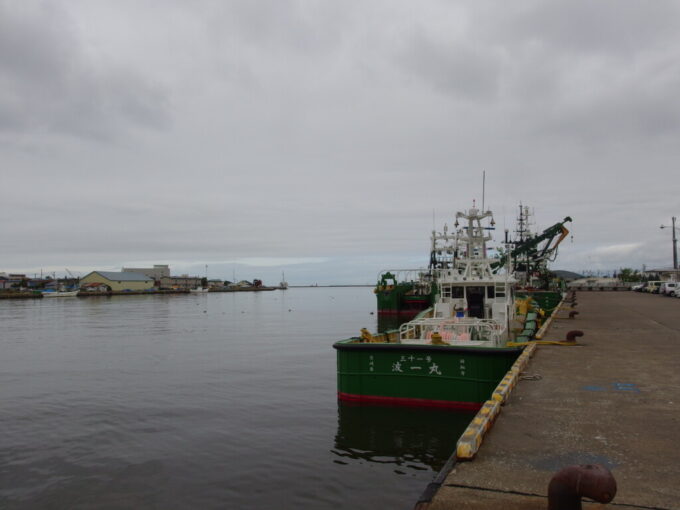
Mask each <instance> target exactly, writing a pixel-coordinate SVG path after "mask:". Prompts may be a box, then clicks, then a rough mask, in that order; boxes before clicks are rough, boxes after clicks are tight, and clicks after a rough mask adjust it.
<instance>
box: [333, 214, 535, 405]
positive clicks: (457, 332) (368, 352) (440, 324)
mask: <svg viewBox="0 0 680 510" xmlns="http://www.w3.org/2000/svg"><path fill="white" fill-rule="evenodd" d="M459 220H461V222H462V223H463V224H462V225H461V224H460V223H459ZM494 225H495V222H494V220H493V215H492V213H491V211H481V210H479V209H478V208H476V207H474V205H473V207H472V208H471V209H469V210H468V211H466V212H458V213H457V214H456V220H455V224H454V228H453V230H452V231H449V229H448V226H447V225H444V228H443V230H442V232H433V233H432V245H433V253H436V254H437V255H438V258H437V260H436V264H435V265H434V266H431V268H430V271H431V276H432V280H431V284H432V285H433V286H434V287H435V296H436V297H435V299H434V304H433V306H431V307H430V308H428V309H427V310H425V311H423V312H421V313H420V314H418V315H417V316H416V317H415V318H414V319H413V320H411V321H409V322H406V323H404V324H402V325H401V327H400V328H399V329H398V330H393V331H388V332H385V333H381V334H371V333H370V332H369V331H367V330H365V329H364V330H362V334H361V336H360V337H354V338H349V339H346V340H342V341H339V342H336V343H335V344H334V345H333V347H334V348H335V349H336V350H337V368H338V398H339V399H340V400H343V401H350V402H359V403H366V404H390V405H392V404H393V405H417V406H430V407H445V408H456V409H466V410H471V411H472V410H476V409H479V408H480V407H481V405H482V403H483V402H484V401H486V400H487V399H488V398H489V396H490V394H491V393H492V392H493V390H494V388H495V387H496V386H497V385H498V382H499V381H500V380H501V379H502V378H503V376H504V375H505V373H506V372H507V371H508V369H509V368H510V367H511V366H512V364H513V363H514V361H515V359H516V358H517V357H518V356H519V354H520V353H521V351H522V350H523V348H524V347H523V346H522V345H521V344H520V345H517V342H516V340H518V339H520V342H526V341H527V340H528V339H530V338H531V336H532V334H533V333H534V332H535V330H536V328H538V325H539V323H540V320H541V317H540V315H539V314H538V313H537V311H530V308H527V307H525V308H524V310H523V312H524V313H523V314H522V315H521V316H520V315H518V314H517V313H516V303H515V286H516V283H517V280H516V279H515V276H514V272H513V259H512V257H505V258H502V257H501V256H500V255H499V256H497V257H493V258H490V257H488V256H487V254H488V249H487V243H488V242H489V241H490V240H491V231H493V230H494ZM501 260H502V263H499V261H501ZM527 302H528V301H527ZM529 313H531V314H532V316H530V315H529ZM528 319H531V320H528Z"/></svg>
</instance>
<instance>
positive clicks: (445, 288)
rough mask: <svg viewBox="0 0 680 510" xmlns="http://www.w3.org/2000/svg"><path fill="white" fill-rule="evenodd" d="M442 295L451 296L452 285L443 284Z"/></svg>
mask: <svg viewBox="0 0 680 510" xmlns="http://www.w3.org/2000/svg"><path fill="white" fill-rule="evenodd" d="M442 297H445V298H447V297H451V287H450V286H449V285H443V286H442Z"/></svg>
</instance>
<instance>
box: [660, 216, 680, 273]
mask: <svg viewBox="0 0 680 510" xmlns="http://www.w3.org/2000/svg"><path fill="white" fill-rule="evenodd" d="M671 221H672V225H671V226H670V227H669V226H668V225H661V227H659V228H671V229H673V269H678V239H677V238H676V237H675V230H676V227H675V216H673V217H672V218H671Z"/></svg>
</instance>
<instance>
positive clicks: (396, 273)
mask: <svg viewBox="0 0 680 510" xmlns="http://www.w3.org/2000/svg"><path fill="white" fill-rule="evenodd" d="M388 273H389V275H390V276H391V277H393V278H394V279H395V281H396V282H398V283H418V282H422V281H423V276H426V275H427V273H428V271H427V269H425V268H420V269H386V270H384V271H380V272H379V273H378V281H381V280H382V277H383V275H386V274H388Z"/></svg>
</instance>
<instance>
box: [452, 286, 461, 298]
mask: <svg viewBox="0 0 680 510" xmlns="http://www.w3.org/2000/svg"><path fill="white" fill-rule="evenodd" d="M451 297H452V298H454V299H463V287H454V288H453V289H451Z"/></svg>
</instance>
